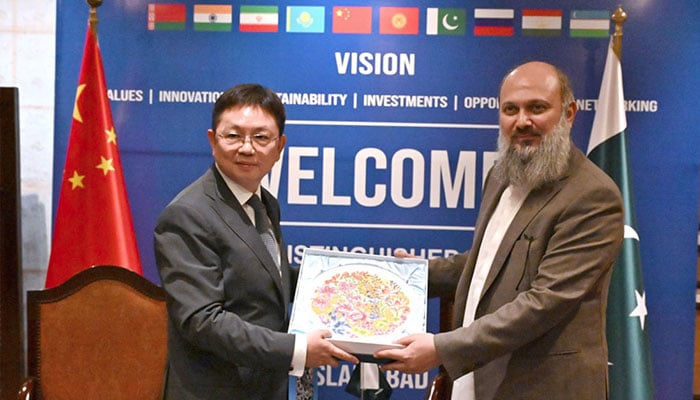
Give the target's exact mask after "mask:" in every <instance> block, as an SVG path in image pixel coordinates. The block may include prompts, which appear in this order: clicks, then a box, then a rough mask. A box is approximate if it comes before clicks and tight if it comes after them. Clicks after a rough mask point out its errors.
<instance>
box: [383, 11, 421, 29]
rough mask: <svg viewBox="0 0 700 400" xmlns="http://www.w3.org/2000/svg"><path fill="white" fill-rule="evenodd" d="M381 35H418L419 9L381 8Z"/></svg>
mask: <svg viewBox="0 0 700 400" xmlns="http://www.w3.org/2000/svg"><path fill="white" fill-rule="evenodd" d="M379 33H380V34H395V35H417V34H418V8H417V7H381V8H380V9H379Z"/></svg>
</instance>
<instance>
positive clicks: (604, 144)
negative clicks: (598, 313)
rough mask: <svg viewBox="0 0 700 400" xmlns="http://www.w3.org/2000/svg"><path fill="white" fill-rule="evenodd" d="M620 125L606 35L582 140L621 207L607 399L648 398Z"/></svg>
mask: <svg viewBox="0 0 700 400" xmlns="http://www.w3.org/2000/svg"><path fill="white" fill-rule="evenodd" d="M626 129H627V118H626V116H625V107H624V92H623V89H622V68H621V65H620V56H619V49H618V50H617V51H616V50H615V49H613V39H612V38H611V39H610V47H609V48H608V56H607V59H606V61H605V70H604V72H603V82H602V83H601V85H600V95H599V97H598V104H597V106H596V114H595V118H594V120H593V128H592V130H591V137H590V141H589V143H588V158H590V159H591V160H592V161H593V162H595V163H596V164H597V165H598V166H599V167H600V168H601V169H603V170H604V171H605V172H607V173H608V175H610V176H611V177H612V178H613V180H614V181H615V182H616V183H617V185H618V186H619V187H620V191H621V192H622V200H623V204H624V208H625V239H624V242H623V243H622V248H621V249H620V253H619V254H618V256H617V259H616V260H615V265H614V267H613V272H612V279H611V282H610V293H609V295H608V314H607V332H606V333H607V340H608V352H609V354H608V359H609V376H610V399H611V400H622V399H627V400H645V399H653V397H654V390H653V384H652V382H653V376H652V371H651V356H650V352H649V336H648V332H649V329H648V328H649V327H648V325H647V324H646V316H647V308H646V292H645V291H644V282H643V279H642V269H641V262H640V257H639V235H637V231H636V217H635V213H634V201H633V196H632V184H631V182H630V174H629V165H628V160H627V142H626V135H625V130H626Z"/></svg>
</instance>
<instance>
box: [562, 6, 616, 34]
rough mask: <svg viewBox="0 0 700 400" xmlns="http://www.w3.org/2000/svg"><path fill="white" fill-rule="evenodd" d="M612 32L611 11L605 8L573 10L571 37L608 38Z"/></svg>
mask: <svg viewBox="0 0 700 400" xmlns="http://www.w3.org/2000/svg"><path fill="white" fill-rule="evenodd" d="M609 34H610V12H609V11H605V10H574V11H571V37H581V38H585V37H592V38H606V37H608V35H609Z"/></svg>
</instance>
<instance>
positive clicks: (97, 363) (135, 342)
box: [27, 266, 167, 400]
mask: <svg viewBox="0 0 700 400" xmlns="http://www.w3.org/2000/svg"><path fill="white" fill-rule="evenodd" d="M27 314H28V315H27V334H28V338H27V341H28V344H27V353H28V363H27V364H28V372H29V375H30V376H31V377H33V379H34V381H35V382H34V384H35V386H36V390H37V392H38V395H39V396H38V397H39V398H41V399H44V400H73V399H100V400H121V399H123V400H133V399H139V400H149V399H153V400H155V399H160V398H161V396H162V386H163V378H164V370H165V365H166V354H167V312H166V308H165V292H164V291H163V289H162V288H161V287H159V286H156V285H155V284H153V283H151V282H150V281H148V280H147V279H145V278H143V277H142V276H140V275H138V274H136V273H134V272H132V271H130V270H127V269H125V268H120V267H114V266H97V267H93V268H89V269H86V270H84V271H82V272H80V273H78V274H76V275H74V276H73V277H71V278H70V279H68V280H67V281H66V282H64V283H63V284H61V285H59V286H56V287H54V288H51V289H46V290H37V291H29V292H28V293H27Z"/></svg>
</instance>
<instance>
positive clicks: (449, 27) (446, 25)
mask: <svg viewBox="0 0 700 400" xmlns="http://www.w3.org/2000/svg"><path fill="white" fill-rule="evenodd" d="M448 17H450V14H445V16H444V17H442V27H443V28H445V29H447V30H448V31H453V30H455V29H457V28H459V25H450V23H449V22H448V20H447V18H448ZM452 17H453V18H454V19H455V20H458V17H456V16H452Z"/></svg>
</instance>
